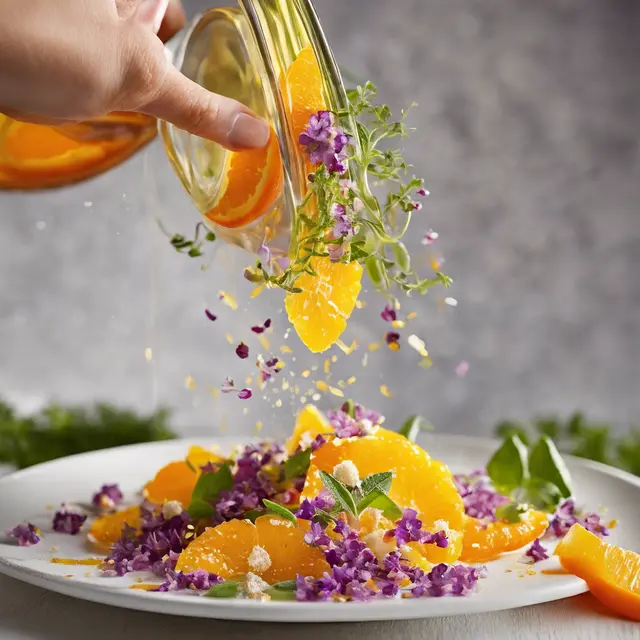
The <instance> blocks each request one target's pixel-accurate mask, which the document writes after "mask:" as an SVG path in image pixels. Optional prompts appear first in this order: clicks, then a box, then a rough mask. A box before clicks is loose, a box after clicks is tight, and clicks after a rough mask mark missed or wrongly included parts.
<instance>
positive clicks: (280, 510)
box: [262, 498, 298, 527]
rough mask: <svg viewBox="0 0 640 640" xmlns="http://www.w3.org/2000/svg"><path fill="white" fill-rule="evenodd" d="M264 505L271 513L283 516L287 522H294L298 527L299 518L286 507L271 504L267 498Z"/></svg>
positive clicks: (274, 503)
mask: <svg viewBox="0 0 640 640" xmlns="http://www.w3.org/2000/svg"><path fill="white" fill-rule="evenodd" d="M262 504H263V505H264V506H265V507H267V509H269V511H273V513H275V514H277V515H279V516H281V517H282V518H284V519H285V520H288V521H289V522H293V524H294V525H295V526H296V527H297V526H298V518H296V517H295V515H294V514H293V513H291V511H289V509H287V508H286V507H283V506H282V505H281V504H277V503H276V502H271V500H267V499H266V498H265V499H263V501H262Z"/></svg>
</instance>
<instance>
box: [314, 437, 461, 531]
mask: <svg viewBox="0 0 640 640" xmlns="http://www.w3.org/2000/svg"><path fill="white" fill-rule="evenodd" d="M343 460H351V461H352V462H353V463H354V464H355V465H356V467H357V468H358V472H359V474H360V478H365V477H366V476H369V475H372V474H374V473H381V472H384V471H392V472H393V473H394V478H393V481H392V483H391V489H390V490H389V496H390V497H391V498H392V499H393V500H395V502H396V503H397V504H398V505H399V506H400V507H402V508H405V509H406V508H412V509H415V510H416V511H417V512H418V513H419V514H420V519H421V520H422V521H423V523H424V526H425V527H427V528H429V527H432V526H434V525H435V523H436V521H438V520H443V521H445V522H447V523H448V525H449V528H450V529H453V530H455V531H462V529H463V520H464V505H463V502H462V498H461V497H460V494H459V493H458V491H457V489H456V486H455V484H454V482H453V476H452V474H451V471H449V468H448V467H447V465H445V464H443V463H442V462H439V461H438V460H434V459H433V458H431V456H430V455H429V454H428V453H427V452H426V451H425V450H424V449H422V448H421V447H419V446H418V445H417V444H414V443H413V442H410V441H409V440H407V438H405V437H404V436H402V435H400V434H398V433H396V432H395V431H388V430H387V429H382V428H378V429H377V430H376V431H375V433H373V434H372V435H368V436H364V437H360V438H358V437H355V438H344V439H340V438H335V439H333V440H332V441H330V442H327V443H326V444H325V445H323V446H322V447H320V448H319V449H318V450H316V451H315V452H314V453H313V455H312V456H311V464H312V466H311V468H310V469H309V473H308V474H307V480H306V483H305V486H304V490H303V492H302V498H313V497H315V496H317V495H318V493H319V491H320V490H321V489H322V488H323V484H322V480H321V479H320V477H319V474H318V470H322V471H327V472H329V473H331V472H333V469H334V467H335V466H336V465H337V464H338V463H339V462H342V461H343Z"/></svg>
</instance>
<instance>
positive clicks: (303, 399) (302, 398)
mask: <svg viewBox="0 0 640 640" xmlns="http://www.w3.org/2000/svg"><path fill="white" fill-rule="evenodd" d="M306 401H307V399H306V398H305V396H302V397H301V398H300V404H304V403H305V402H306Z"/></svg>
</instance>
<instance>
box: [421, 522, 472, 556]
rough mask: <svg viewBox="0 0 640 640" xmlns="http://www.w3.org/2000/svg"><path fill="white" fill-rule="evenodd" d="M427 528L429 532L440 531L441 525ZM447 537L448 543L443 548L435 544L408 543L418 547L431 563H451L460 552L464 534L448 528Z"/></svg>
mask: <svg viewBox="0 0 640 640" xmlns="http://www.w3.org/2000/svg"><path fill="white" fill-rule="evenodd" d="M427 530H428V531H429V533H437V532H438V531H442V530H443V527H439V526H433V527H427ZM445 530H446V529H445ZM447 538H448V540H449V544H448V545H447V546H446V547H444V548H443V547H439V546H437V545H435V544H419V543H414V542H413V543H410V544H414V545H415V546H416V547H417V548H418V551H419V552H420V553H421V554H422V555H423V556H424V557H425V558H426V559H427V560H428V561H429V562H431V563H432V564H440V563H441V562H444V563H446V564H453V563H454V562H455V561H456V560H458V558H460V555H461V554H462V541H463V538H464V536H463V534H462V532H460V531H454V530H452V529H449V530H448V531H447Z"/></svg>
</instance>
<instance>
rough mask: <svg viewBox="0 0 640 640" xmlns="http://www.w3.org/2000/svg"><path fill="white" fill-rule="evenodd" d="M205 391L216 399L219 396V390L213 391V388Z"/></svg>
mask: <svg viewBox="0 0 640 640" xmlns="http://www.w3.org/2000/svg"><path fill="white" fill-rule="evenodd" d="M207 391H208V392H209V393H210V394H211V395H212V396H213V397H214V398H217V397H218V396H219V395H220V389H215V388H213V387H209V388H208V389H207Z"/></svg>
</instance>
